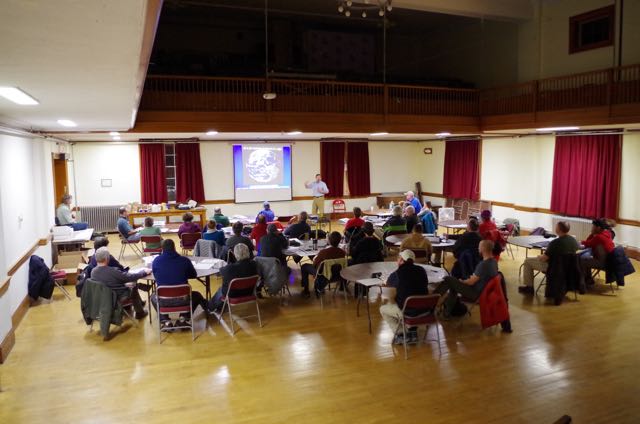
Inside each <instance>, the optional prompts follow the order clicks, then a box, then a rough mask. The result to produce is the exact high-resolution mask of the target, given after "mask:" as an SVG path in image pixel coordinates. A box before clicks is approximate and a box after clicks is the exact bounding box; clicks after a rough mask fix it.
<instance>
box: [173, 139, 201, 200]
mask: <svg viewBox="0 0 640 424" xmlns="http://www.w3.org/2000/svg"><path fill="white" fill-rule="evenodd" d="M187 199H193V200H195V201H196V202H199V203H200V202H204V183H203V180H202V164H201V162H200V144H199V143H176V200H177V201H178V202H185V201H186V200H187Z"/></svg>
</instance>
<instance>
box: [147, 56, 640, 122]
mask: <svg viewBox="0 0 640 424" xmlns="http://www.w3.org/2000/svg"><path fill="white" fill-rule="evenodd" d="M265 92H274V93H276V94H277V98H276V99H274V100H271V101H265V100H264V99H263V98H262V95H263V93H265ZM626 103H640V64H638V65H629V66H623V67H619V68H610V69H605V70H598V71H592V72H584V73H580V74H574V75H568V76H562V77H555V78H547V79H542V80H537V81H530V82H526V83H522V84H515V85H510V86H505V87H496V88H489V89H485V90H474V89H452V88H442V87H421V86H411V85H389V84H387V85H385V84H363V83H345V82H333V81H306V80H286V79H270V80H268V81H266V80H265V79H262V78H213V77H182V76H161V75H149V76H147V80H146V83H145V88H144V92H143V96H142V102H141V110H146V111H205V112H300V113H341V114H345V113H354V114H380V115H441V116H464V117H477V116H487V115H504V114H518V113H533V112H544V111H556V110H563V109H576V108H592V107H599V106H607V105H609V106H610V105H616V104H626Z"/></svg>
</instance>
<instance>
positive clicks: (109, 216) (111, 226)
mask: <svg viewBox="0 0 640 424" xmlns="http://www.w3.org/2000/svg"><path fill="white" fill-rule="evenodd" d="M119 208H120V206H81V207H80V214H79V218H78V220H81V221H84V222H86V223H88V224H89V228H93V229H94V230H95V231H99V232H106V231H110V232H113V231H115V230H116V224H117V222H118V209H119Z"/></svg>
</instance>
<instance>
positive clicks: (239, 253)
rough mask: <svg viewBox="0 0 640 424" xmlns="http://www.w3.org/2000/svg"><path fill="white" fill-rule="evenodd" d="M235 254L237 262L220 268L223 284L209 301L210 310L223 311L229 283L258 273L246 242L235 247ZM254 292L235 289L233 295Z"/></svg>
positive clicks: (247, 294)
mask: <svg viewBox="0 0 640 424" xmlns="http://www.w3.org/2000/svg"><path fill="white" fill-rule="evenodd" d="M233 256H235V258H236V262H234V263H232V264H229V265H227V266H224V267H222V268H221V269H220V275H221V276H222V286H221V287H220V288H219V289H218V291H217V292H216V293H215V294H214V295H213V298H212V299H211V301H210V302H209V311H215V312H221V311H222V306H223V305H224V301H223V300H222V299H223V298H224V297H225V296H226V295H227V291H228V290H229V283H231V281H232V280H233V279H235V278H243V277H252V276H254V275H258V267H257V265H256V262H255V261H254V260H252V259H251V256H250V252H249V249H248V248H247V246H245V245H244V244H242V243H240V244H237V245H236V246H235V247H234V248H233ZM251 294H253V290H246V291H244V290H234V291H232V292H231V295H232V296H249V295H251Z"/></svg>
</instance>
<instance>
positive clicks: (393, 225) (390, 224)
mask: <svg viewBox="0 0 640 424" xmlns="http://www.w3.org/2000/svg"><path fill="white" fill-rule="evenodd" d="M382 229H383V230H384V231H385V232H388V231H402V232H407V220H406V219H404V218H403V217H402V206H400V205H396V206H394V207H393V216H392V217H391V218H389V219H388V220H387V222H385V223H384V225H383V226H382Z"/></svg>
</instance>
